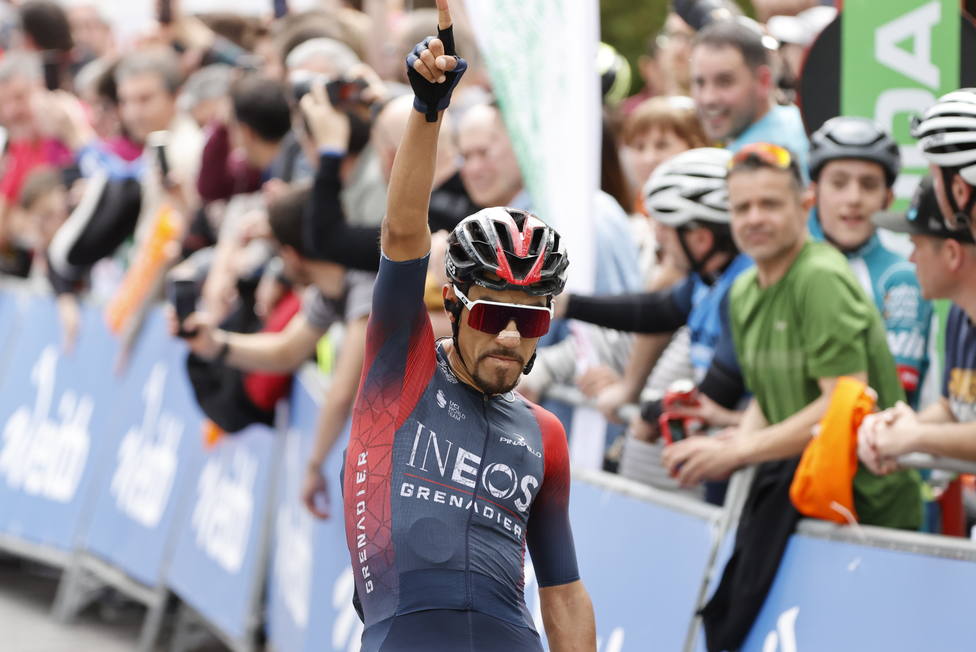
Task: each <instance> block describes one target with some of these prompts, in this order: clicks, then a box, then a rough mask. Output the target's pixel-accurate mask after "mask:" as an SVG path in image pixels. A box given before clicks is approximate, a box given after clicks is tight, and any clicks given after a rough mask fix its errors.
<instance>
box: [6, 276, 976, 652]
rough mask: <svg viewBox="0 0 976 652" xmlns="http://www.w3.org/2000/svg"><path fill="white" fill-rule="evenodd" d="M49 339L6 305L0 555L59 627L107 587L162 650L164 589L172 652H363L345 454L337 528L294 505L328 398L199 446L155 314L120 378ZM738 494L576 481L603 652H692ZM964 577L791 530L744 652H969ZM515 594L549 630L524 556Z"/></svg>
mask: <svg viewBox="0 0 976 652" xmlns="http://www.w3.org/2000/svg"><path fill="white" fill-rule="evenodd" d="M59 340H60V333H59V332H58V326H57V319H56V315H55V312H54V308H53V305H52V301H51V300H50V298H46V297H39V296H35V295H32V294H30V293H25V292H23V291H20V290H9V289H7V290H2V291H0V396H4V400H3V401H2V402H0V433H2V436H0V549H3V550H4V551H6V552H10V553H12V554H15V555H19V556H23V557H27V558H32V559H35V560H38V561H41V562H43V563H46V564H50V565H53V566H57V567H61V568H63V569H64V573H63V575H62V581H61V586H60V588H59V591H58V596H57V598H56V601H55V605H54V609H53V611H54V613H55V615H56V616H57V617H59V618H61V619H65V620H66V619H70V618H71V617H72V616H73V615H74V614H76V613H77V612H78V610H80V609H81V608H83V606H84V605H85V604H86V603H87V602H88V601H90V600H91V599H93V597H95V596H96V595H98V593H99V592H100V590H101V589H102V588H103V587H105V586H111V587H114V588H116V589H117V590H118V591H120V592H122V593H123V594H125V595H127V596H129V597H130V598H132V599H133V600H136V601H138V602H140V603H142V604H145V605H146V607H147V615H146V618H145V620H144V624H143V630H142V635H141V637H140V641H139V649H140V650H151V649H153V648H154V645H155V641H156V639H157V637H158V634H159V631H160V627H161V624H162V621H163V619H164V616H165V606H166V604H167V602H168V601H169V600H170V597H171V596H173V595H175V596H176V597H177V598H178V599H179V601H180V604H181V607H180V611H179V614H178V618H177V620H176V629H175V633H174V637H173V642H172V649H173V650H174V651H179V650H185V649H190V648H192V647H193V645H195V642H196V641H198V640H199V639H200V635H201V632H203V633H207V634H208V635H214V636H216V637H217V638H219V639H220V640H222V641H223V642H224V643H225V644H226V645H227V646H228V647H230V648H231V649H233V650H241V651H243V650H253V649H255V647H256V645H257V634H258V632H259V630H261V629H262V628H263V629H264V631H265V635H266V638H267V647H268V648H269V649H272V650H277V651H280V652H290V651H292V650H296V651H297V650H322V649H332V650H349V651H354V650H356V649H357V648H358V640H359V636H360V634H361V631H362V626H361V624H360V622H359V620H358V617H357V615H356V613H355V610H354V609H353V607H352V603H351V597H352V590H353V577H352V572H351V570H350V566H349V562H348V553H347V550H346V542H345V531H344V528H343V524H342V518H341V508H340V497H339V490H338V473H339V466H340V463H341V448H342V447H341V446H339V447H336V448H337V449H336V450H335V451H333V453H332V455H331V456H330V457H329V459H328V460H327V462H326V466H325V470H326V475H327V478H328V479H329V482H330V488H331V500H332V508H333V513H334V516H333V518H331V519H329V520H326V521H317V520H315V519H313V518H312V517H311V516H310V515H309V514H308V513H307V511H306V510H305V509H304V507H303V506H302V505H301V503H300V500H299V491H300V484H301V481H302V479H303V470H304V461H305V460H306V459H307V456H308V453H309V450H310V447H311V445H312V438H313V436H314V432H315V421H316V418H317V412H318V407H319V398H320V396H321V392H322V384H321V383H320V382H318V381H313V377H309V376H302V379H301V380H300V381H299V382H296V383H295V387H294V390H293V395H292V398H291V401H290V404H289V406H288V409H287V410H283V411H282V412H281V419H280V422H279V423H278V424H277V426H276V427H275V428H266V427H263V426H262V427H258V426H254V427H251V428H248V429H246V430H245V431H243V432H242V433H240V434H237V435H234V436H231V437H225V438H224V439H222V440H221V441H220V442H218V443H217V444H216V445H214V446H213V447H210V448H207V447H205V446H204V445H203V443H202V437H201V426H202V422H203V418H202V415H201V414H200V412H199V409H198V408H197V406H196V404H195V402H194V401H193V397H192V394H191V392H190V390H189V387H188V384H187V381H186V378H185V373H184V371H183V366H182V356H183V354H184V352H185V350H184V348H183V345H182V343H180V342H176V341H173V340H172V339H170V338H169V337H168V336H167V335H166V334H165V329H164V327H163V323H162V319H161V317H160V315H159V314H157V313H153V314H150V315H149V318H148V319H147V321H146V326H145V332H144V334H143V337H142V338H141V339H140V341H139V342H138V343H137V345H136V347H135V349H134V350H133V351H132V355H131V357H130V364H129V365H128V367H127V368H126V369H125V370H124V371H123V372H117V371H116V370H115V369H114V365H113V361H114V358H115V356H116V354H117V353H118V350H119V345H118V343H117V342H116V341H114V339H113V338H112V336H110V335H109V334H108V333H107V332H106V331H105V329H104V327H103V326H102V321H101V315H100V313H99V311H97V310H96V309H95V308H93V307H87V308H86V310H85V313H84V321H83V326H82V332H81V335H80V340H79V343H78V346H77V348H76V351H75V352H74V353H73V354H71V355H64V354H62V353H61V352H60V351H59V345H58V342H59ZM749 484H750V479H749V475H748V472H740V473H738V474H736V475H735V476H734V477H733V481H732V486H731V488H730V491H729V494H728V496H727V500H726V506H725V507H724V508H723V509H718V508H716V507H713V506H709V505H706V504H704V503H702V502H701V501H698V500H696V499H694V498H690V497H688V496H685V495H680V494H677V493H675V492H669V491H663V490H660V489H655V488H653V487H649V486H645V485H642V484H640V483H636V482H633V481H630V480H627V479H625V478H622V477H619V476H616V475H611V474H607V473H603V472H595V471H576V472H575V473H574V477H573V487H572V500H571V512H572V513H571V517H572V522H573V528H574V537H575V539H576V545H577V551H578V557H579V560H580V566H581V572H582V576H583V578H584V581H585V583H586V584H587V587H588V589H589V591H590V594H591V596H592V598H593V603H594V606H595V610H596V614H597V623H598V636H599V638H600V645H601V647H600V650H601V652H621V651H623V650H647V649H661V650H686V651H688V652H691V651H693V650H698V649H701V645H702V637H701V635H700V627H699V625H698V622H697V621H696V619H695V614H696V613H697V611H698V609H699V607H700V606H701V605H702V604H703V603H704V601H705V599H706V598H707V596H708V595H709V593H710V592H711V590H712V588H713V587H714V584H715V581H716V578H717V577H718V575H719V574H720V572H721V569H722V568H723V566H724V563H725V560H726V559H727V557H728V554H729V550H730V548H731V541H732V537H733V533H734V531H735V527H736V522H737V517H738V513H739V510H740V509H741V504H742V501H743V500H744V498H745V495H746V494H747V492H748V488H749ZM974 561H976V546H974V544H972V543H971V542H969V541H965V540H956V539H948V538H946V537H935V536H932V535H921V534H913V533H901V532H893V531H889V530H880V529H877V528H867V527H859V526H852V527H837V526H833V525H830V524H825V523H813V522H803V523H802V524H801V526H800V528H799V531H798V532H797V534H796V535H795V536H794V537H793V539H792V540H791V543H790V545H789V548H788V549H787V553H786V555H785V557H784V559H783V562H782V564H781V566H780V569H779V573H778V575H777V579H776V582H775V583H774V586H773V589H772V590H771V592H770V596H769V598H768V599H767V601H766V604H765V605H764V607H763V610H762V613H761V614H760V617H759V618H758V619H757V621H756V625H755V626H754V628H753V631H752V633H751V634H750V638H749V640H748V641H747V643H746V645H745V647H744V648H743V649H744V650H746V651H747V652H748V651H752V650H756V651H759V650H762V651H763V652H769V651H771V650H796V649H888V650H901V649H905V650H908V649H912V650H917V649H946V650H948V649H967V648H968V647H970V645H969V638H970V633H969V631H968V629H967V627H966V626H965V623H967V622H968V611H965V609H966V605H968V599H967V598H968V594H969V592H970V590H971V586H972V585H973V583H974V582H976V563H973V562H974ZM526 589H527V590H526V596H527V600H528V602H529V606H530V609H531V611H532V613H533V615H534V617H535V618H536V621H537V624H538V626H539V627H540V628H541V617H540V613H539V604H538V598H537V591H536V590H535V588H534V574H533V572H532V570H531V559H527V569H526ZM932 596H938V600H933V599H932V598H931V597H932ZM932 605H934V606H932ZM885 628H887V629H885ZM838 636H842V638H840V639H838Z"/></svg>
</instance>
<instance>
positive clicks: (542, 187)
mask: <svg viewBox="0 0 976 652" xmlns="http://www.w3.org/2000/svg"><path fill="white" fill-rule="evenodd" d="M465 6H466V8H467V10H468V15H469V16H470V19H471V21H470V22H471V25H472V27H473V29H474V33H475V37H476V39H477V41H478V45H479V47H480V49H481V53H482V54H483V55H484V59H485V61H486V63H487V66H488V71H489V73H490V74H491V81H492V86H493V88H494V92H495V96H496V97H497V98H498V102H499V104H500V105H501V108H502V114H503V115H504V117H505V124H506V126H507V127H508V131H509V134H510V135H511V138H512V144H513V145H514V147H515V153H516V154H517V155H518V160H519V166H520V167H521V168H522V176H523V178H524V179H525V184H526V187H527V188H528V190H529V193H530V195H531V196H532V203H533V207H534V209H535V212H536V213H538V215H539V217H541V218H542V219H543V220H545V221H546V222H548V223H550V224H552V225H553V226H554V227H555V228H556V229H557V230H558V231H559V233H560V234H562V236H563V238H565V240H566V245H567V248H568V251H569V257H570V261H571V265H570V268H569V269H570V274H569V288H570V289H571V290H573V291H577V292H588V291H590V290H592V287H593V280H594V270H595V261H594V256H595V252H596V248H595V238H594V236H593V206H594V195H595V193H596V190H597V188H598V187H599V179H600V86H599V80H598V78H597V74H596V46H597V43H598V42H599V35H600V24H599V6H598V4H597V2H596V1H595V0H528V1H527V0H466V2H465ZM461 54H463V53H461Z"/></svg>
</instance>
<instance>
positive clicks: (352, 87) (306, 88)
mask: <svg viewBox="0 0 976 652" xmlns="http://www.w3.org/2000/svg"><path fill="white" fill-rule="evenodd" d="M315 84H322V85H323V86H325V92H326V94H327V95H328V96H329V102H330V103H331V104H332V106H334V107H336V108H340V107H349V106H351V105H355V104H362V103H363V99H362V94H363V90H364V89H365V88H366V85H367V84H366V81H365V80H363V79H343V78H339V79H330V78H329V77H327V76H325V75H311V74H310V75H292V81H291V91H292V96H293V97H294V98H295V101H296V102H300V101H301V99H302V98H303V97H305V96H306V95H307V94H308V93H310V92H311V91H312V87H313V86H314V85H315Z"/></svg>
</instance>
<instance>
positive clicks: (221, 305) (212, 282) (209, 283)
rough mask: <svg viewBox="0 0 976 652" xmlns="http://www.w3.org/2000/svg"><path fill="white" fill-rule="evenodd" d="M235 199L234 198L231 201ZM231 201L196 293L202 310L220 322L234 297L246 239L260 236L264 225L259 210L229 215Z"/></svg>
mask: <svg viewBox="0 0 976 652" xmlns="http://www.w3.org/2000/svg"><path fill="white" fill-rule="evenodd" d="M237 199H238V198H235V201H236V200H237ZM235 201H232V202H229V203H228V207H227V210H225V211H224V219H223V222H222V224H221V225H220V232H219V234H218V236H217V244H216V248H215V250H214V257H213V261H212V262H211V264H210V270H209V271H208V272H207V278H206V280H205V281H204V283H203V288H202V290H201V292H200V295H201V298H202V299H203V310H204V312H207V313H208V314H210V315H212V316H213V317H214V318H215V319H216V320H217V321H221V320H222V319H223V318H224V317H225V316H226V315H227V314H228V312H229V310H230V308H231V305H232V303H233V301H234V299H235V298H236V297H237V273H236V268H235V266H236V264H237V262H238V261H239V260H240V254H241V251H242V250H243V248H244V247H245V246H246V244H247V241H248V238H249V236H250V235H252V234H254V233H260V232H262V231H263V230H264V229H265V228H266V225H267V221H268V218H267V213H266V212H265V211H263V210H246V209H245V210H241V211H237V212H235V211H232V210H231V207H232V206H235Z"/></svg>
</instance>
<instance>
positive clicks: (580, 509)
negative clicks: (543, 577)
mask: <svg viewBox="0 0 976 652" xmlns="http://www.w3.org/2000/svg"><path fill="white" fill-rule="evenodd" d="M570 518H571V519H572V524H573V537H574V539H575V542H576V556H577V558H578V559H579V565H580V574H581V576H582V579H583V583H584V584H585V585H586V588H587V590H588V591H589V593H590V597H591V598H592V600H593V608H594V610H595V611H596V623H597V637H598V639H599V643H600V647H599V649H600V652H621V651H622V650H634V651H644V650H652V649H653V650H680V649H681V648H682V646H683V645H684V642H685V638H686V637H687V634H688V627H689V625H690V623H691V616H692V614H693V613H694V610H695V601H696V600H697V599H698V591H699V588H700V586H701V582H702V580H703V579H704V577H705V564H706V562H707V560H708V554H709V551H710V549H711V537H712V535H711V526H710V524H709V523H708V522H707V521H705V520H703V519H701V518H699V517H696V516H691V515H689V514H683V513H681V512H677V511H674V510H671V509H668V508H666V507H662V506H660V505H656V504H654V503H650V502H647V501H644V500H638V499H636V498H632V497H630V496H626V495H621V494H619V493H617V492H614V491H610V490H607V489H602V488H599V487H597V486H594V485H592V484H589V483H587V482H582V481H574V482H573V486H572V494H571V497H570ZM530 583H531V587H530V586H529V585H530ZM535 587H536V583H535V577H534V575H533V574H532V573H531V570H530V569H527V573H526V599H527V600H528V602H529V607H530V609H532V611H533V613H534V615H535V617H536V625H537V627H538V628H539V631H540V632H541V631H542V623H541V617H540V615H539V609H538V597H537V594H536V588H535Z"/></svg>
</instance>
